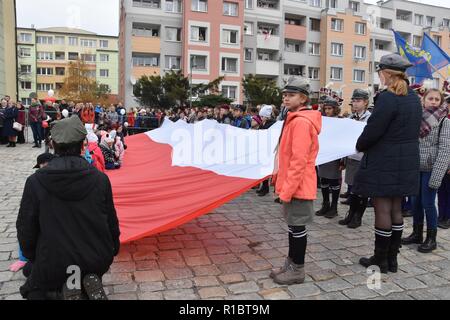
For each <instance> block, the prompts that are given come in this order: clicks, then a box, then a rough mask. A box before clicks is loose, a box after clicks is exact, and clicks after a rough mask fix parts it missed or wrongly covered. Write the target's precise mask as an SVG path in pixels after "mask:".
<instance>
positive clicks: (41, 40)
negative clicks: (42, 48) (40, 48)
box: [36, 36, 53, 44]
mask: <svg viewBox="0 0 450 320" xmlns="http://www.w3.org/2000/svg"><path fill="white" fill-rule="evenodd" d="M36 42H37V43H39V44H53V37H48V36H37V37H36Z"/></svg>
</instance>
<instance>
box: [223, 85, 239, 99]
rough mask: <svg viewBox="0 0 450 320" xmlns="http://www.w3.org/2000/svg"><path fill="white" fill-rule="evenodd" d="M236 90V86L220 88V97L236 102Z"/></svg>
mask: <svg viewBox="0 0 450 320" xmlns="http://www.w3.org/2000/svg"><path fill="white" fill-rule="evenodd" d="M237 90H238V87H236V86H222V95H223V96H224V97H225V98H228V99H233V100H236V98H237Z"/></svg>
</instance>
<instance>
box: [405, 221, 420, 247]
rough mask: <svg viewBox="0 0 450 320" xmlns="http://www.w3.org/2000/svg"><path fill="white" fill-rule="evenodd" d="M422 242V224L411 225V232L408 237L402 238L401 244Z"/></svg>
mask: <svg viewBox="0 0 450 320" xmlns="http://www.w3.org/2000/svg"><path fill="white" fill-rule="evenodd" d="M422 242H423V224H415V225H413V232H412V233H411V234H410V235H409V237H406V238H403V239H402V244H413V243H417V244H422Z"/></svg>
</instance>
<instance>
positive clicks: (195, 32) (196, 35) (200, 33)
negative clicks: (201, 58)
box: [191, 26, 208, 42]
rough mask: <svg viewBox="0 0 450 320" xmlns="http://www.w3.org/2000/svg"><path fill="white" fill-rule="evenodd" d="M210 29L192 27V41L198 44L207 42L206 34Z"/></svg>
mask: <svg viewBox="0 0 450 320" xmlns="http://www.w3.org/2000/svg"><path fill="white" fill-rule="evenodd" d="M207 30H208V28H206V27H195V26H191V40H192V41H198V42H207V38H206V32H207Z"/></svg>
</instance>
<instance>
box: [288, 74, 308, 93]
mask: <svg viewBox="0 0 450 320" xmlns="http://www.w3.org/2000/svg"><path fill="white" fill-rule="evenodd" d="M287 92H291V93H303V94H304V95H306V96H309V95H310V93H311V85H310V84H309V81H308V80H307V79H304V78H295V77H293V78H291V79H289V81H288V84H287V85H286V86H285V87H284V89H283V93H287Z"/></svg>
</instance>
